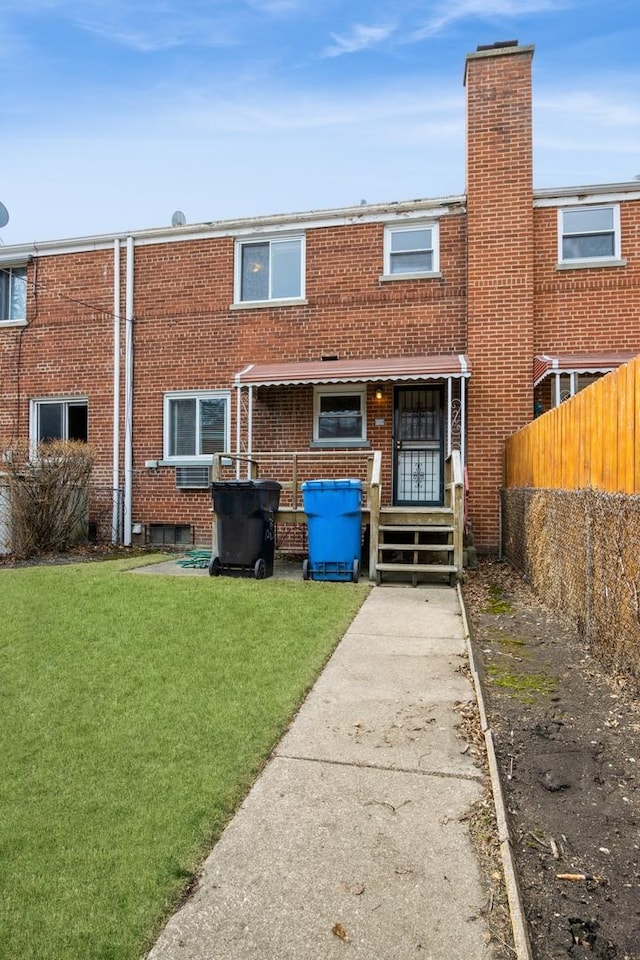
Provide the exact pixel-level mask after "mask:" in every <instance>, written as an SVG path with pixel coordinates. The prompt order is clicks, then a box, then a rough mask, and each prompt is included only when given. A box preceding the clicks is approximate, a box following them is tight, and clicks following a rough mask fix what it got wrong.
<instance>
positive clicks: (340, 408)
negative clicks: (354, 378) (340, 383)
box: [313, 387, 366, 445]
mask: <svg viewBox="0 0 640 960" xmlns="http://www.w3.org/2000/svg"><path fill="white" fill-rule="evenodd" d="M365 411H366V399H365V390H364V389H362V390H358V391H349V390H345V388H344V387H340V388H335V389H331V388H327V387H324V388H316V393H315V398H314V418H313V419H314V429H313V439H314V441H316V442H320V443H322V442H324V443H326V444H327V445H332V444H347V445H348V444H350V443H353V442H357V441H362V440H364V439H365V437H366V422H365V420H366V418H365Z"/></svg>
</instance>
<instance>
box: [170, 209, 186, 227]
mask: <svg viewBox="0 0 640 960" xmlns="http://www.w3.org/2000/svg"><path fill="white" fill-rule="evenodd" d="M186 222H187V218H186V217H185V215H184V213H183V212H182V210H176V212H175V213H174V215H173V216H172V217H171V226H172V227H184V225H185V223H186Z"/></svg>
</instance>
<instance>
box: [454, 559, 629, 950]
mask: <svg viewBox="0 0 640 960" xmlns="http://www.w3.org/2000/svg"><path fill="white" fill-rule="evenodd" d="M463 592H464V597H465V606H466V609H467V614H468V617H469V622H470V630H471V634H472V642H473V645H474V650H475V654H476V659H477V662H478V663H479V668H480V670H481V672H482V674H483V681H482V682H483V688H484V691H485V698H486V709H487V714H488V721H489V724H490V726H491V728H492V730H493V735H494V742H495V747H496V754H497V759H498V765H499V768H500V771H501V776H502V782H503V789H504V793H505V799H506V804H507V807H508V817H509V824H510V831H511V836H512V840H513V846H514V855H515V859H516V864H517V872H518V877H519V881H520V886H521V890H522V898H523V902H524V909H525V914H526V919H527V921H528V926H529V931H530V934H531V945H532V950H533V953H534V957H535V960H556V958H558V960H559V958H563V960H566V958H571V960H577V958H589V960H640V782H639V779H638V772H637V768H638V764H639V763H640V710H639V709H638V701H637V699H634V697H633V691H631V690H630V689H629V686H628V684H626V683H625V682H624V681H622V680H620V679H618V678H615V677H610V676H608V675H607V674H606V673H605V672H604V669H603V668H601V667H600V665H599V664H598V662H597V661H596V660H595V659H594V658H593V657H592V656H591V654H590V652H589V650H588V649H586V648H585V646H584V644H583V642H582V641H581V640H580V639H579V637H578V634H577V631H576V630H575V628H574V625H573V624H571V623H569V622H565V621H563V620H562V619H561V617H560V616H558V615H554V614H552V613H551V612H550V611H549V610H547V609H546V608H545V607H544V606H543V605H542V604H540V602H539V601H538V600H537V598H536V597H535V596H534V594H533V593H532V592H531V591H530V589H529V587H528V586H527V585H526V584H525V583H524V581H523V580H522V579H521V578H520V577H519V576H518V575H517V574H516V573H515V571H513V570H512V568H511V567H510V566H509V565H508V564H504V563H498V562H491V561H483V562H481V563H480V564H479V566H478V568H477V569H476V570H471V571H468V573H467V576H466V579H465V584H464V588H463Z"/></svg>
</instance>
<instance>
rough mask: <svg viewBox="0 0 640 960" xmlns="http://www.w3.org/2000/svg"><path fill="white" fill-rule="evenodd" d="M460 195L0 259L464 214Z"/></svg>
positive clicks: (163, 230) (48, 246) (53, 245)
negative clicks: (130, 244) (120, 243)
mask: <svg viewBox="0 0 640 960" xmlns="http://www.w3.org/2000/svg"><path fill="white" fill-rule="evenodd" d="M465 203H466V197H465V195H464V194H456V195H452V196H448V197H437V198H433V199H428V198H427V199H421V200H400V201H395V200H392V201H389V202H388V203H375V204H366V205H364V206H363V205H358V206H350V207H337V208H335V209H327V210H308V211H303V212H300V213H295V212H294V213H280V214H275V215H273V216H265V217H245V218H237V219H232V220H213V221H209V222H206V223H196V224H187V225H186V226H184V227H156V228H153V229H150V230H134V231H130V232H128V233H126V234H125V233H123V232H119V233H108V234H97V235H95V236H90V237H71V238H68V239H64V238H63V239H60V238H59V239H57V240H47V241H43V242H40V243H24V244H15V245H14V246H12V247H9V246H7V247H4V248H3V251H2V253H0V263H1V262H4V261H8V260H10V259H15V258H16V257H17V258H20V257H24V258H25V259H28V258H29V257H37V256H49V257H51V256H63V255H65V254H67V253H87V252H89V251H92V250H94V251H95V250H104V249H107V248H112V247H113V243H114V241H115V240H118V239H125V237H126V236H133V237H134V239H135V241H136V246H141V247H144V246H148V245H149V244H164V243H183V242H188V241H190V240H211V239H215V238H218V237H240V236H243V235H247V236H248V235H250V234H254V235H257V234H260V233H262V232H263V231H270V232H271V233H280V232H283V231H292V230H295V231H298V232H299V231H306V230H311V229H321V228H323V227H340V226H353V225H354V224H358V223H384V222H387V221H389V220H393V219H396V218H397V219H398V220H402V219H413V218H416V217H422V218H424V217H425V216H429V217H442V216H456V215H459V214H461V213H464V212H465V211H464V204H465Z"/></svg>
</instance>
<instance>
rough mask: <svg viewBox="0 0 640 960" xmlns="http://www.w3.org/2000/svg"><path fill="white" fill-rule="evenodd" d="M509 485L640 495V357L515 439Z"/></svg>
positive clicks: (510, 442)
mask: <svg viewBox="0 0 640 960" xmlns="http://www.w3.org/2000/svg"><path fill="white" fill-rule="evenodd" d="M505 486H506V487H540V488H546V489H555V490H579V489H585V488H587V487H592V488H593V489H595V490H603V491H606V492H607V493H628V494H640V357H636V359H635V360H632V361H631V363H627V364H625V365H624V366H622V367H620V368H619V369H618V370H616V371H614V372H613V373H610V374H608V375H607V376H605V377H602V378H601V379H600V380H598V381H597V382H596V383H594V384H593V385H592V386H590V387H587V389H586V390H582V391H581V392H580V393H578V394H577V395H576V396H575V397H572V398H571V399H570V400H566V401H565V402H564V403H563V404H561V405H560V406H559V407H556V408H555V409H553V410H550V411H549V412H548V413H545V414H543V415H542V416H541V417H539V418H538V419H537V420H533V421H532V422H531V423H530V424H528V425H527V426H526V427H524V429H522V430H519V431H518V433H515V434H513V436H511V437H509V438H508V439H507V441H506V444H505Z"/></svg>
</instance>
